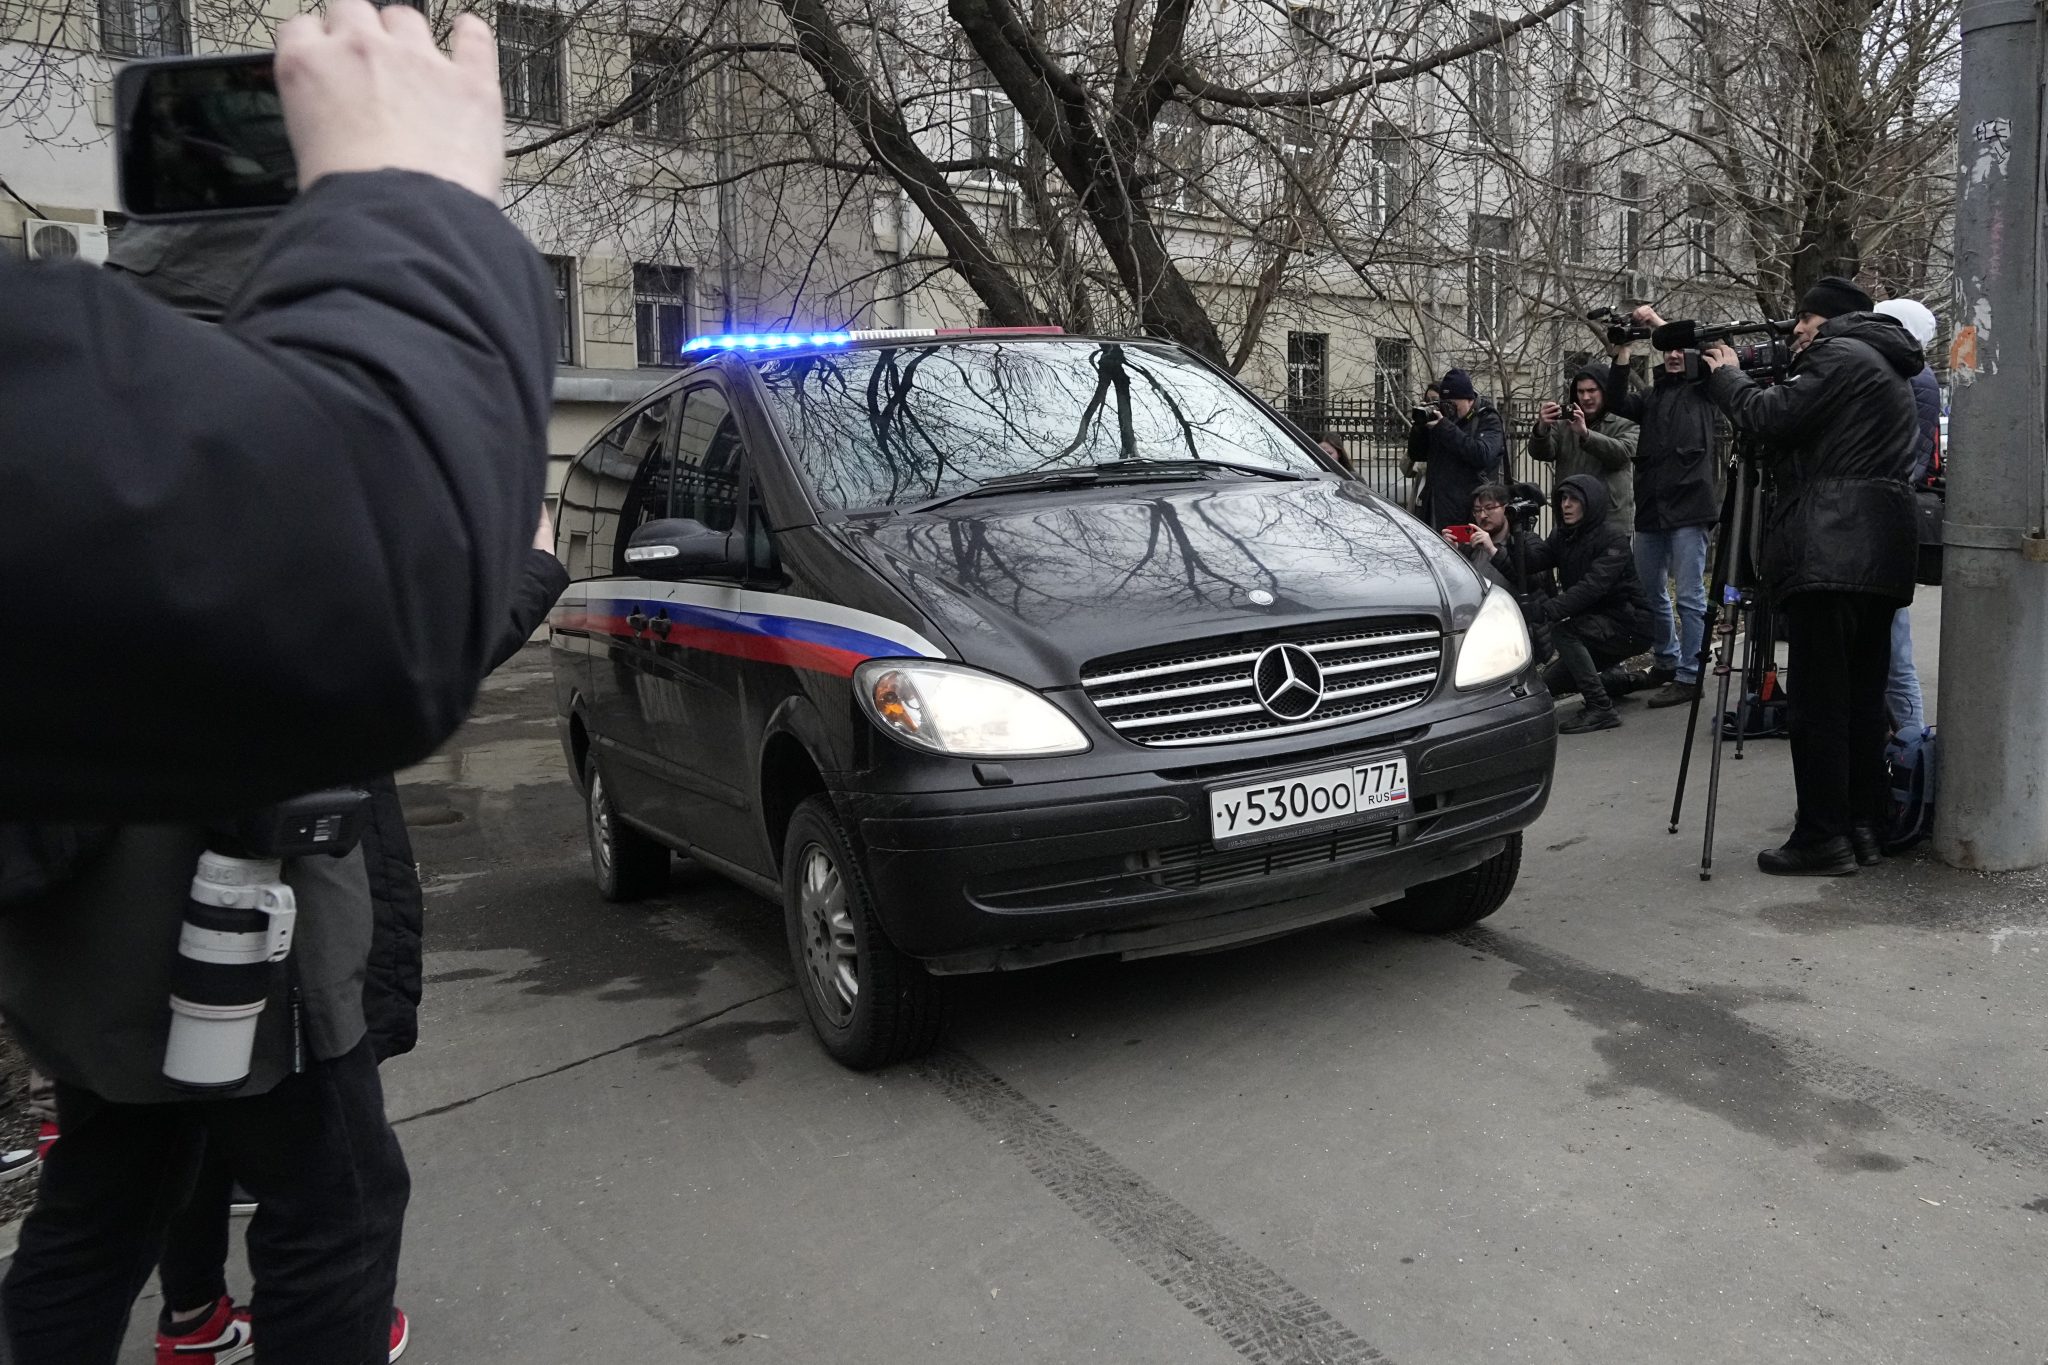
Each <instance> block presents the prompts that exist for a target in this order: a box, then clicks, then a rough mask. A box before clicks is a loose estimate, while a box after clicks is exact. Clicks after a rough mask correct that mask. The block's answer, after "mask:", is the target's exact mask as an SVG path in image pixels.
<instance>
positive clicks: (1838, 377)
mask: <svg viewBox="0 0 2048 1365" xmlns="http://www.w3.org/2000/svg"><path fill="white" fill-rule="evenodd" d="M1870 309H1871V302H1870V296H1869V295H1868V294H1866V293H1864V292H1863V291H1862V290H1861V289H1859V288H1858V287H1857V286H1856V285H1855V284H1853V283H1851V282H1850V281H1848V280H1844V279H1839V278H1837V277H1835V276H1828V277H1826V278H1824V279H1822V280H1821V281H1820V282H1819V283H1818V284H1815V285H1814V286H1813V288H1811V289H1809V290H1808V291H1807V292H1806V296H1805V297H1804V298H1802V299H1800V301H1799V319H1798V325H1797V326H1796V328H1795V329H1794V331H1793V351H1794V354H1793V357H1792V364H1791V367H1790V370H1789V372H1788V374H1787V377H1786V379H1785V381H1784V382H1783V383H1781V384H1774V385H1771V386H1770V387H1767V388H1766V387H1762V386H1759V385H1758V384H1757V383H1756V382H1755V381H1754V380H1752V379H1751V378H1750V377H1749V376H1748V375H1746V374H1744V373H1743V372H1742V370H1741V368H1740V367H1739V366H1738V365H1737V364H1736V356H1735V352H1734V351H1733V350H1732V349H1730V348H1729V347H1728V346H1727V345H1725V344H1721V345H1716V346H1713V347H1711V348H1709V349H1707V350H1705V351H1704V352H1703V353H1702V355H1701V359H1702V361H1703V363H1705V364H1706V365H1707V366H1708V367H1710V368H1711V370H1712V373H1711V374H1710V375H1709V376H1708V377H1707V381H1706V384H1705V388H1706V390H1707V393H1708V394H1709V395H1710V396H1711V397H1712V398H1713V400H1714V402H1715V403H1717V404H1719V405H1720V407H1721V409H1722V411H1724V412H1726V413H1727V414H1728V416H1729V419H1730V420H1731V421H1733V422H1734V423H1735V425H1736V427H1737V428H1738V429H1740V430H1742V431H1746V432H1752V433H1754V434H1755V435H1756V436H1758V437H1760V438H1761V439H1762V442H1763V459H1764V460H1765V462H1766V468H1767V469H1768V470H1769V471H1771V472H1772V473H1774V474H1775V475H1776V477H1777V501H1776V503H1775V505H1774V507H1773V508H1772V510H1771V513H1770V517H1769V521H1768V524H1767V525H1766V526H1765V527H1764V529H1763V533H1762V545H1761V548H1762V560H1761V566H1760V572H1761V574H1762V577H1763V582H1764V586H1765V588H1766V589H1767V590H1768V591H1769V593H1770V594H1771V601H1772V605H1773V606H1774V607H1775V608H1777V609H1778V611H1779V612H1780V613H1781V615H1782V618H1783V620H1784V622H1785V636H1786V640H1787V642H1788V644H1789V645H1790V647H1791V658H1790V668H1791V671H1792V686H1791V688H1790V689H1789V696H1790V702H1791V716H1790V729H1791V739H1792V775H1793V781H1794V784H1795V785H1796V787H1797V788H1798V793H1799V809H1798V818H1797V820H1796V822H1795V824H1794V826H1793V829H1792V836H1791V838H1789V839H1787V840H1786V841H1785V844H1784V846H1783V847H1782V848H1774V849H1766V850H1765V851H1764V852H1762V853H1759V854H1758V855H1757V866H1758V867H1760V868H1762V869H1763V870H1764V871H1765V872H1768V873H1772V874H1774V875H1779V876H1839V875H1841V874H1843V873H1848V872H1854V871H1855V870H1856V868H1857V866H1858V865H1859V864H1861V865H1863V866H1869V865H1871V864H1873V863H1875V862H1877V861H1878V860H1879V858H1881V857H1882V856H1883V855H1882V852H1881V850H1880V849H1879V838H1880V830H1881V828H1882V826H1883V822H1884V820H1885V816H1886V813H1887V808H1888V799H1889V798H1888V792H1887V785H1886V777H1885V770H1884V761H1883V754H1882V750H1881V747H1880V745H1879V743H1878V740H1879V738H1880V737H1881V736H1882V735H1883V733H1884V730H1885V728H1886V727H1885V724H1884V705H1885V703H1884V688H1885V674H1886V670H1887V666H1888V664H1889V663H1890V658H1891V629H1892V617H1893V615H1894V613H1896V612H1897V611H1898V609H1899V608H1900V607H1902V606H1905V605H1906V604H1908V603H1910V602H1911V601H1912V600H1913V577H1914V568H1915V562H1916V559H1917V557H1918V551H1919V534H1918V528H1917V521H1916V514H1915V512H1914V508H1913V495H1912V492H1911V490H1910V489H1908V488H1907V486H1906V480H1907V478H1908V476H1909V475H1911V473H1912V471H1913V462H1914V458H1915V455H1916V453H1917V450H1918V447H1919V445H1920V440H1921V433H1920V423H1919V419H1918V416H1917V414H1916V413H1915V411H1914V405H1913V387H1912V384H1911V383H1910V382H1909V381H1910V380H1911V377H1912V376H1913V375H1915V374H1917V373H1919V371H1920V369H1921V367H1922V364H1923V360H1922V357H1921V353H1920V347H1919V345H1918V344H1916V343H1915V342H1914V340H1913V338H1912V337H1911V336H1909V335H1908V334H1907V333H1906V330H1905V329H1904V328H1903V327H1901V326H1900V325H1899V324H1898V323H1897V322H1896V321H1895V320H1893V319H1892V318H1888V317H1884V316H1882V315H1881V314H1877V313H1873V312H1871V311H1870Z"/></svg>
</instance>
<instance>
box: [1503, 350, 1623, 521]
mask: <svg viewBox="0 0 2048 1365" xmlns="http://www.w3.org/2000/svg"><path fill="white" fill-rule="evenodd" d="M1606 382H1607V381H1606V378H1605V377H1604V376H1602V375H1599V374H1595V373H1594V372H1593V371H1591V370H1580V371H1579V372H1578V373H1577V374H1576V375H1573V376H1572V403H1571V407H1570V408H1565V407H1563V406H1562V405H1560V404H1557V403H1545V404H1544V405H1543V406H1542V407H1541V408H1538V409H1537V412H1536V430H1535V432H1534V434H1532V435H1531V436H1530V438H1529V458H1530V459H1532V460H1541V461H1543V463H1545V464H1554V465H1556V466H1557V478H1558V481H1559V482H1563V481H1564V480H1566V479H1569V478H1571V477H1572V476H1573V475H1574V474H1591V475H1593V476H1595V477H1596V478H1598V479H1599V480H1600V481H1601V482H1603V483H1605V484H1606V485H1607V496H1608V498H1609V500H1610V501H1611V502H1612V503H1613V510H1612V512H1610V514H1609V515H1610V516H1611V517H1612V518H1613V520H1614V524H1615V525H1616V526H1618V527H1619V528H1620V529H1621V530H1622V531H1624V532H1627V531H1629V530H1631V529H1633V528H1634V526H1635V524H1636V500H1635V491H1634V489H1635V478H1634V476H1633V475H1632V474H1631V473H1630V468H1629V466H1630V464H1631V463H1632V462H1633V461H1634V459H1635V455H1636V437H1637V433H1638V430H1639V429H1638V428H1637V426H1636V424H1635V423H1634V422H1631V421H1629V420H1628V419H1627V418H1626V417H1621V416H1618V415H1616V414H1615V413H1611V412H1609V411H1607V389H1606Z"/></svg>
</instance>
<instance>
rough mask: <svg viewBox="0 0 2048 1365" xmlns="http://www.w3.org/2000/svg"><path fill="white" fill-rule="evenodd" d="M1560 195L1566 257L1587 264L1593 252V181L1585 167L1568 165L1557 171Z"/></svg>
mask: <svg viewBox="0 0 2048 1365" xmlns="http://www.w3.org/2000/svg"><path fill="white" fill-rule="evenodd" d="M1557 182H1558V184H1557V189H1558V194H1559V195H1560V196H1561V197H1562V199H1563V201H1564V202H1563V205H1562V207H1563V210H1564V212H1563V214H1562V217H1563V219H1564V258H1565V259H1566V260H1567V261H1571V262H1574V263H1576V262H1580V261H1584V260H1585V259H1586V257H1587V256H1588V255H1590V254H1591V252H1592V241H1591V238H1592V235H1593V233H1592V220H1593V179H1592V171H1591V170H1590V169H1589V168H1587V167H1585V166H1578V165H1566V166H1563V167H1561V168H1559V170H1558V175H1557Z"/></svg>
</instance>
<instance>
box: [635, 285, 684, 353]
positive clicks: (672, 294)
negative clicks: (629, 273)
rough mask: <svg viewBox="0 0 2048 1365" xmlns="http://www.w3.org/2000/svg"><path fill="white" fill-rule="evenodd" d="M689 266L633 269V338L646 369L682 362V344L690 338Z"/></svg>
mask: <svg viewBox="0 0 2048 1365" xmlns="http://www.w3.org/2000/svg"><path fill="white" fill-rule="evenodd" d="M691 283H692V277H691V272H690V269H689V267H688V266H680V265H636V266H634V267H633V336H634V339H635V341H636V342H637V344H638V346H639V353H640V364H641V366H642V367H643V368H674V367H675V366H678V365H680V364H682V363H683V343H684V342H685V341H688V340H689V339H690V292H691V290H690V286H691Z"/></svg>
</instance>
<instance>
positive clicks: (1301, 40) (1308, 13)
mask: <svg viewBox="0 0 2048 1365" xmlns="http://www.w3.org/2000/svg"><path fill="white" fill-rule="evenodd" d="M1287 26H1288V27H1289V28H1290V29H1292V30H1293V31H1294V46H1295V47H1296V48H1297V49H1298V50H1300V51H1301V52H1303V53H1313V52H1323V51H1327V50H1328V48H1329V46H1330V34H1331V33H1332V32H1334V31H1335V29H1336V27H1337V16H1336V15H1334V14H1332V13H1330V11H1328V10H1326V9H1322V8H1320V7H1318V6H1315V5H1291V6H1289V8H1288V10H1287Z"/></svg>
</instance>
